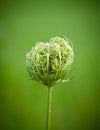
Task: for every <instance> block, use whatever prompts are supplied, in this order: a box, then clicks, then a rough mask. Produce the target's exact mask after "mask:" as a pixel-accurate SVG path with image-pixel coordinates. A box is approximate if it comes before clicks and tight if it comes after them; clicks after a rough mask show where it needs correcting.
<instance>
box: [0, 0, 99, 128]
mask: <svg viewBox="0 0 100 130" xmlns="http://www.w3.org/2000/svg"><path fill="white" fill-rule="evenodd" d="M99 5H100V4H99V1H97V0H94V1H89V0H87V1H84V0H83V1H81V0H80V1H78V0H69V1H68V0H66V1H65V0H61V1H60V0H54V1H53V0H51V1H50V0H49V1H44V0H41V1H38V0H37V1H34V0H33V1H17V0H15V1H14V0H13V1H10V0H9V1H7V0H6V1H2V0H1V1H0V130H45V122H46V119H45V118H46V107H47V88H46V87H45V86H43V85H41V84H40V83H37V82H36V81H32V80H30V77H29V75H28V73H27V71H26V63H25V60H26V59H25V56H26V53H27V52H28V51H30V49H31V47H32V46H33V45H34V44H35V43H36V42H38V41H44V42H46V41H49V39H50V38H51V37H52V36H60V37H64V36H66V37H68V38H70V39H71V41H72V42H73V46H74V52H75V59H74V64H73V66H72V69H71V71H70V74H69V77H70V76H72V75H74V74H75V78H74V79H73V80H72V82H71V83H62V84H58V85H56V86H55V87H54V89H53V94H52V114H51V130H99V129H100V107H99V104H100V55H99V51H100V50H99V47H100V39H99V38H100V36H99V35H100V26H99V25H100V7H99Z"/></svg>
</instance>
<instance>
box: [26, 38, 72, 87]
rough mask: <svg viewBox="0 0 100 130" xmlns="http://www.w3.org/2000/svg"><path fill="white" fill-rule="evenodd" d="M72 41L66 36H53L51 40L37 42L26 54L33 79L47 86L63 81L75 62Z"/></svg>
mask: <svg viewBox="0 0 100 130" xmlns="http://www.w3.org/2000/svg"><path fill="white" fill-rule="evenodd" d="M73 58H74V52H73V48H72V45H71V43H70V42H69V41H68V40H67V39H64V38H60V37H53V38H51V39H50V41H49V42H46V43H44V42H37V43H36V45H35V46H33V47H32V50H31V51H30V52H28V53H27V54H26V63H27V69H28V72H29V74H30V76H31V78H32V79H33V80H36V81H39V82H41V83H42V84H45V85H46V86H49V87H50V86H54V85H55V84H57V83H59V82H62V81H63V79H64V77H65V76H66V75H67V74H68V72H69V70H70V67H71V65H72V63H73Z"/></svg>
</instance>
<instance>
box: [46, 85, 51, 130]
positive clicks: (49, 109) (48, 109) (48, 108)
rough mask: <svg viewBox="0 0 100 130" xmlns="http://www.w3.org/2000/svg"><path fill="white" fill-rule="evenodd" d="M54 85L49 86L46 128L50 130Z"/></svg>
mask: <svg viewBox="0 0 100 130" xmlns="http://www.w3.org/2000/svg"><path fill="white" fill-rule="evenodd" d="M51 97H52V87H48V100H47V120H46V130H50V120H51Z"/></svg>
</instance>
